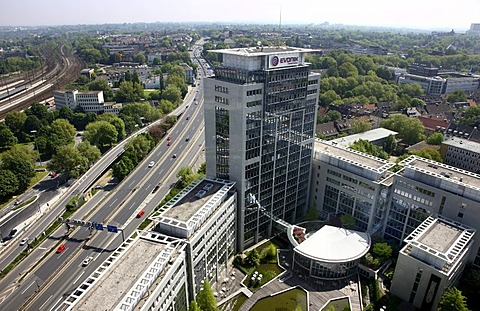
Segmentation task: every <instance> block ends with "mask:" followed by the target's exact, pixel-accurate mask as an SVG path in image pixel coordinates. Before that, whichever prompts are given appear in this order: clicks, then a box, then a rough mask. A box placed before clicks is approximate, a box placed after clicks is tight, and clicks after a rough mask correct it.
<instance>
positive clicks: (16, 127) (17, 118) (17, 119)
mask: <svg viewBox="0 0 480 311" xmlns="http://www.w3.org/2000/svg"><path fill="white" fill-rule="evenodd" d="M25 121H27V115H26V114H25V112H18V111H13V112H9V113H7V115H6V116H5V124H6V125H7V126H8V128H9V129H10V130H11V131H12V133H13V134H14V135H15V136H16V137H17V138H18V137H19V136H18V134H19V133H20V132H21V131H22V130H23V126H24V124H25Z"/></svg>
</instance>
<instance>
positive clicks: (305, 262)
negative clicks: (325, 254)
mask: <svg viewBox="0 0 480 311" xmlns="http://www.w3.org/2000/svg"><path fill="white" fill-rule="evenodd" d="M294 260H295V266H294V271H295V272H296V273H298V274H301V275H306V276H309V277H310V278H315V279H322V280H341V279H345V278H349V277H351V276H352V275H354V274H355V273H357V271H358V262H359V259H356V260H352V261H346V262H339V263H328V262H322V261H318V260H313V259H310V258H308V257H305V256H302V255H300V254H299V253H297V252H295V258H294Z"/></svg>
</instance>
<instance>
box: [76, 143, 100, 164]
mask: <svg viewBox="0 0 480 311" xmlns="http://www.w3.org/2000/svg"><path fill="white" fill-rule="evenodd" d="M77 149H78V151H79V152H80V154H81V155H82V156H83V157H85V158H86V159H87V160H88V164H89V165H92V164H93V163H95V161H97V160H98V159H100V156H101V155H102V154H101V152H100V150H99V149H98V148H97V146H93V145H91V144H90V143H89V142H88V141H84V142H81V143H80V144H79V145H78V146H77Z"/></svg>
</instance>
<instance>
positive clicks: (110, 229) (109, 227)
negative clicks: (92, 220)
mask: <svg viewBox="0 0 480 311" xmlns="http://www.w3.org/2000/svg"><path fill="white" fill-rule="evenodd" d="M107 231H108V232H113V233H117V232H118V228H117V226H110V225H107Z"/></svg>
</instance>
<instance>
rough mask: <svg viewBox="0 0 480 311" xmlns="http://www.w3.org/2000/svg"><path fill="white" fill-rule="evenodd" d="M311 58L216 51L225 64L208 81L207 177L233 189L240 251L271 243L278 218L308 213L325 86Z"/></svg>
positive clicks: (296, 51) (286, 52) (287, 51)
mask: <svg viewBox="0 0 480 311" xmlns="http://www.w3.org/2000/svg"><path fill="white" fill-rule="evenodd" d="M309 51H310V50H307V49H301V48H293V47H256V48H240V49H225V50H214V51H211V52H215V53H219V54H220V55H221V56H222V58H223V62H222V65H221V66H218V67H217V68H215V75H214V76H212V77H209V78H206V79H205V80H204V90H205V144H206V160H207V175H208V176H212V177H218V178H222V179H228V180H231V181H233V182H235V188H236V190H237V192H238V202H239V203H238V208H237V214H236V216H237V219H236V222H237V246H238V248H237V250H238V251H241V250H243V249H244V248H245V247H248V246H250V245H252V244H254V243H256V242H258V241H259V240H261V239H263V238H266V237H268V236H270V235H271V234H272V230H273V225H274V223H275V222H274V221H273V219H274V218H275V219H277V218H278V219H283V220H285V221H287V222H295V221H296V220H297V219H299V218H301V217H303V216H304V215H305V213H306V211H307V209H308V196H309V185H310V182H309V181H310V171H311V164H312V155H313V142H314V134H315V121H316V111H317V109H316V107H317V104H318V92H319V86H320V75H319V74H315V73H311V72H310V66H309V64H308V63H306V62H305V54H306V53H307V52H309Z"/></svg>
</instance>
